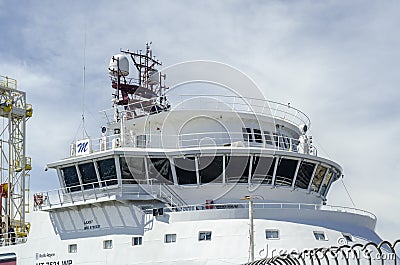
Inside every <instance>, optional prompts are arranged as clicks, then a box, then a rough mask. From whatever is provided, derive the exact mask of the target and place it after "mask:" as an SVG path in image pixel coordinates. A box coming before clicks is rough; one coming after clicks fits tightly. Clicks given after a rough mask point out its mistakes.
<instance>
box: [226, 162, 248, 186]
mask: <svg viewBox="0 0 400 265" xmlns="http://www.w3.org/2000/svg"><path fill="white" fill-rule="evenodd" d="M249 162H250V160H249V157H248V156H227V157H226V170H225V173H226V182H227V183H248V180H249Z"/></svg>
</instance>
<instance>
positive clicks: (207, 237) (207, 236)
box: [198, 231, 212, 241]
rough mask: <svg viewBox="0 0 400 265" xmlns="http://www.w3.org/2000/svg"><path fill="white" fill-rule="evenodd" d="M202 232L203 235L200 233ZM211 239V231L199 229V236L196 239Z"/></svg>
mask: <svg viewBox="0 0 400 265" xmlns="http://www.w3.org/2000/svg"><path fill="white" fill-rule="evenodd" d="M203 234H204V237H201V235H203ZM211 239H212V231H200V232H199V237H198V241H211Z"/></svg>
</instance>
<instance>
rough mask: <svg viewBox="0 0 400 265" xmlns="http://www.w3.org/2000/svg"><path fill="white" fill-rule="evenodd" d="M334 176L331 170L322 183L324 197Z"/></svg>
mask: <svg viewBox="0 0 400 265" xmlns="http://www.w3.org/2000/svg"><path fill="white" fill-rule="evenodd" d="M332 176H333V172H332V170H331V169H329V171H328V173H327V174H326V177H325V179H324V181H323V182H322V187H321V194H322V195H324V194H325V191H326V189H327V188H328V185H329V182H330V181H331V178H332Z"/></svg>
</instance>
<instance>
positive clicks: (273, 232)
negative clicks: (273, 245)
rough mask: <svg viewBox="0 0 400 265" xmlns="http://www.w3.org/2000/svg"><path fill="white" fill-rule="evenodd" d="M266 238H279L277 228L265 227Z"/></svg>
mask: <svg viewBox="0 0 400 265" xmlns="http://www.w3.org/2000/svg"><path fill="white" fill-rule="evenodd" d="M265 238H266V239H279V230H277V229H267V230H265Z"/></svg>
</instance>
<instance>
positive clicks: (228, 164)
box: [44, 45, 342, 207]
mask: <svg viewBox="0 0 400 265" xmlns="http://www.w3.org/2000/svg"><path fill="white" fill-rule="evenodd" d="M122 53H123V54H119V55H115V56H113V57H112V59H111V61H110V67H109V71H110V76H111V83H112V88H113V89H114V93H113V102H114V106H113V108H112V109H110V110H105V111H102V114H103V115H104V117H105V118H106V122H105V123H104V125H103V127H102V129H101V136H100V137H99V138H97V139H95V138H90V139H81V140H78V141H76V142H74V143H73V144H72V145H71V148H70V157H68V158H66V159H63V160H61V161H57V162H54V163H51V164H49V165H48V166H49V167H50V168H55V169H56V170H57V173H58V176H59V180H60V184H61V189H59V190H56V191H52V192H50V193H51V194H53V195H54V197H55V199H52V201H50V197H51V196H50V195H49V194H47V195H44V196H45V197H47V198H48V201H49V202H48V204H49V205H52V206H54V205H62V204H63V203H68V202H72V203H78V202H81V201H83V202H85V201H86V199H88V198H98V197H99V198H102V197H107V196H108V197H109V196H110V194H112V196H116V197H118V198H119V199H120V200H139V201H144V202H147V203H149V204H154V203H156V204H157V203H160V204H163V203H167V204H168V205H170V206H171V207H177V206H185V205H193V204H204V203H206V202H207V203H209V202H212V203H232V202H233V203H234V202H240V199H241V198H243V196H245V195H247V194H257V195H260V196H261V197H262V198H263V199H262V201H263V202H266V203H271V202H272V203H273V202H284V203H306V204H307V203H309V204H321V203H324V202H325V201H326V196H327V194H328V191H329V189H330V187H331V185H332V183H333V182H335V181H336V180H337V179H339V178H340V177H341V175H342V169H341V167H340V166H339V165H338V164H336V163H335V162H333V161H331V160H328V159H325V158H322V157H319V156H318V154H317V149H316V148H315V147H314V146H313V144H312V137H311V136H309V135H308V130H309V128H310V125H311V122H310V119H309V118H308V117H307V115H306V114H305V113H303V112H302V111H300V110H298V109H296V108H294V107H293V106H291V105H290V104H281V103H278V102H274V101H270V100H266V99H264V98H260V97H258V98H252V97H246V96H243V95H239V93H232V91H228V93H226V94H222V93H221V94H215V93H210V91H213V92H215V91H221V88H222V89H224V88H226V87H227V85H226V84H221V82H214V81H209V80H204V79H201V78H198V79H196V78H195V80H194V81H192V82H187V81H182V80H180V81H179V82H178V83H177V84H172V85H167V82H165V79H166V76H167V72H168V71H165V72H163V71H159V70H157V69H156V67H157V66H160V65H161V63H160V62H159V61H157V60H155V58H154V57H152V51H151V49H150V46H149V45H147V46H146V53H145V54H141V52H140V51H138V52H130V51H128V50H126V51H122ZM125 55H126V56H129V57H131V59H132V62H133V65H134V67H135V69H136V70H137V72H138V77H137V78H128V75H129V62H128V58H127V57H126V56H125ZM202 68H204V67H202ZM170 72H173V71H170ZM172 78H173V77H172ZM167 80H168V79H167ZM249 86H250V85H249ZM199 88H200V89H199ZM193 90H194V91H200V90H201V93H198V94H195V93H193ZM174 91H178V92H175V93H174ZM182 91H183V93H182ZM188 92H192V93H188ZM167 98H168V100H167ZM113 198H114V197H113Z"/></svg>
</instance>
